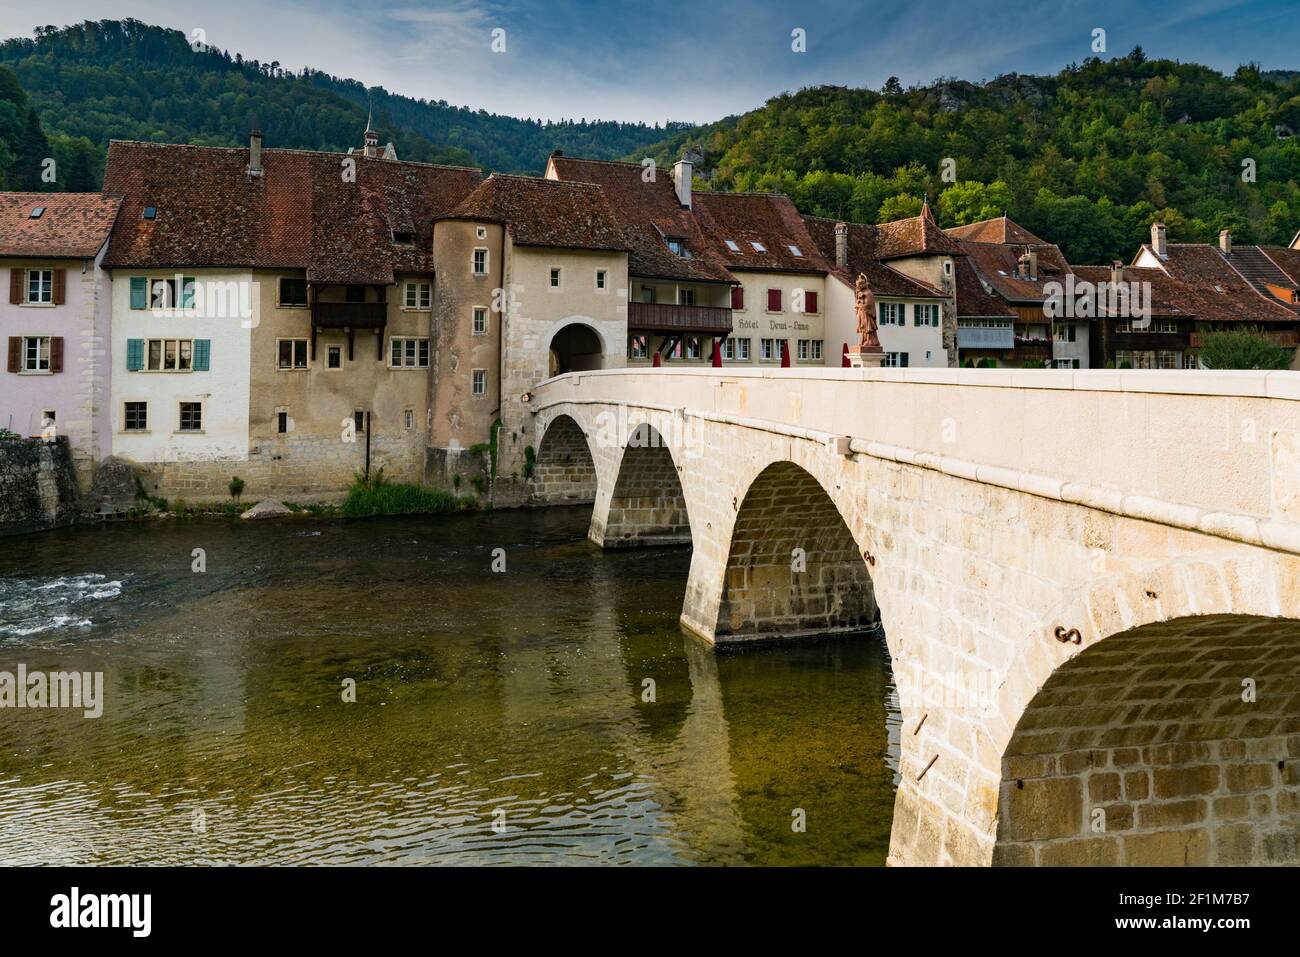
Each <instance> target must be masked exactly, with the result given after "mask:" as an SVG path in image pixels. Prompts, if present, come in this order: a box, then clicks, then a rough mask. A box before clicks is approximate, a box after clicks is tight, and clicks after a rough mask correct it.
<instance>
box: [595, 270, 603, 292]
mask: <svg viewBox="0 0 1300 957" xmlns="http://www.w3.org/2000/svg"><path fill="white" fill-rule="evenodd" d="M596 288H597V289H604V288H605V270H603V269H597V270H596Z"/></svg>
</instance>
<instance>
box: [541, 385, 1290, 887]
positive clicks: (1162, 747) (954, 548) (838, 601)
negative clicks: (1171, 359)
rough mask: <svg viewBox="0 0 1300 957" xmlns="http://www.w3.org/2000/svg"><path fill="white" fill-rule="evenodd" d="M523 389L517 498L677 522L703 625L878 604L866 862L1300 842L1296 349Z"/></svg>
mask: <svg viewBox="0 0 1300 957" xmlns="http://www.w3.org/2000/svg"><path fill="white" fill-rule="evenodd" d="M575 378H576V379H577V381H576V382H575V381H574V379H575ZM665 396H671V397H672V398H673V401H674V403H676V404H675V405H673V406H666V405H662V404H657V403H658V402H660V401H661V400H662V398H663V397H665ZM535 402H536V418H535V421H534V423H533V427H532V428H533V438H534V441H535V442H536V450H537V451H536V470H535V472H534V497H535V500H536V501H537V502H538V503H541V504H545V503H549V502H555V501H584V500H586V501H591V502H592V503H593V514H592V519H591V530H590V537H591V538H592V539H593V541H595V542H597V543H598V544H601V545H603V546H606V547H614V546H620V547H628V546H638V545H642V546H644V545H656V544H663V543H675V542H686V541H689V542H690V543H691V545H692V553H691V565H690V572H689V576H688V580H687V582H686V583H685V599H684V603H683V608H682V614H681V622H682V625H683V626H684V627H685V628H686V629H688V630H689V631H691V632H693V633H695V634H696V635H698V636H699V637H700V638H702V639H703V640H704V641H707V642H711V643H713V644H714V645H715V646H717V647H719V648H723V647H729V646H736V647H742V646H744V645H746V644H749V643H752V642H761V641H770V640H777V639H792V638H804V637H812V636H827V635H830V636H836V635H838V636H840V637H839V638H837V639H836V640H872V639H871V638H870V633H871V632H872V631H875V630H877V629H880V630H883V634H884V640H885V643H886V645H887V647H888V650H889V653H890V657H891V659H892V667H893V671H894V678H895V682H896V684H897V687H898V691H899V702H900V707H901V711H902V720H903V727H902V734H901V764H900V774H901V783H900V785H899V789H898V793H897V796H896V803H895V813H894V821H893V831H892V838H891V849H890V863H892V864H895V865H911V864H920V865H930V864H958V865H989V864H1025V865H1039V864H1042V865H1051V864H1121V865H1148V864H1239V863H1266V864H1297V863H1300V375H1297V374H1294V373H1269V374H1262V373H1240V374H1227V375H1225V374H1212V373H1195V372H1190V373H1186V372H1178V373H1173V374H1163V373H1153V372H1139V373H1128V372H1123V373H1120V372H1100V371H1099V372H1088V373H1080V372H1066V371H1061V372H1056V371H1034V372H1030V373H1012V374H1008V373H1005V372H1001V371H988V372H985V371H981V370H974V371H972V370H894V369H888V370H843V371H841V370H817V371H816V372H812V371H808V372H805V371H803V370H780V372H776V371H775V370H773V371H770V372H769V371H764V372H737V373H727V374H719V373H718V372H717V370H698V371H694V370H690V371H681V372H678V371H675V370H674V371H669V370H662V369H661V370H654V371H653V372H649V371H635V372H633V371H626V370H619V371H616V372H615V371H610V372H598V373H582V374H578V375H577V376H576V377H575V376H564V377H561V378H559V379H556V380H551V381H550V382H548V383H544V384H543V385H542V386H541V387H539V388H538V390H537V392H536V400H535ZM882 720H883V703H882Z"/></svg>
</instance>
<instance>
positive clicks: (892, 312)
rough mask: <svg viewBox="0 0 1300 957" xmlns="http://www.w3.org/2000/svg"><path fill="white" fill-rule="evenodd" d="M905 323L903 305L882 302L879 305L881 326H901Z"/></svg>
mask: <svg viewBox="0 0 1300 957" xmlns="http://www.w3.org/2000/svg"><path fill="white" fill-rule="evenodd" d="M906 322H907V319H906V317H905V315H904V304H903V303H901V302H882V303H881V304H880V324H881V325H882V326H901V325H904V324H905V323H906Z"/></svg>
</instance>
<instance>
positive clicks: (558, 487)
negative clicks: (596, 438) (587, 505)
mask: <svg viewBox="0 0 1300 957" xmlns="http://www.w3.org/2000/svg"><path fill="white" fill-rule="evenodd" d="M532 499H533V501H535V502H538V503H544V504H547V505H554V504H559V503H562V502H573V503H582V502H593V501H595V499H596V464H595V462H594V461H593V460H592V457H591V448H590V446H588V445H587V436H586V434H585V433H584V432H583V431H582V427H581V426H580V425H578V423H577V422H575V421H574V420H573V419H572V418H570V417H569V416H567V415H560V416H556V418H555V421H553V422H551V424H550V425H549V426H547V428H546V431H545V432H544V433H543V434H542V440H541V442H540V444H539V445H538V448H537V457H536V460H535V461H534V463H533V476H532Z"/></svg>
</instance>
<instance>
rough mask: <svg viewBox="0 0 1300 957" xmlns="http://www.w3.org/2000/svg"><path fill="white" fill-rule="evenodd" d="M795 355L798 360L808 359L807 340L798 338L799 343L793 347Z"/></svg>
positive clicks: (804, 360) (805, 360)
mask: <svg viewBox="0 0 1300 957" xmlns="http://www.w3.org/2000/svg"><path fill="white" fill-rule="evenodd" d="M795 350H796V351H795V356H796V358H798V360H799V361H800V362H807V361H808V340H807V339H800V340H799V344H798V345H797V346H796V347H795Z"/></svg>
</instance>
